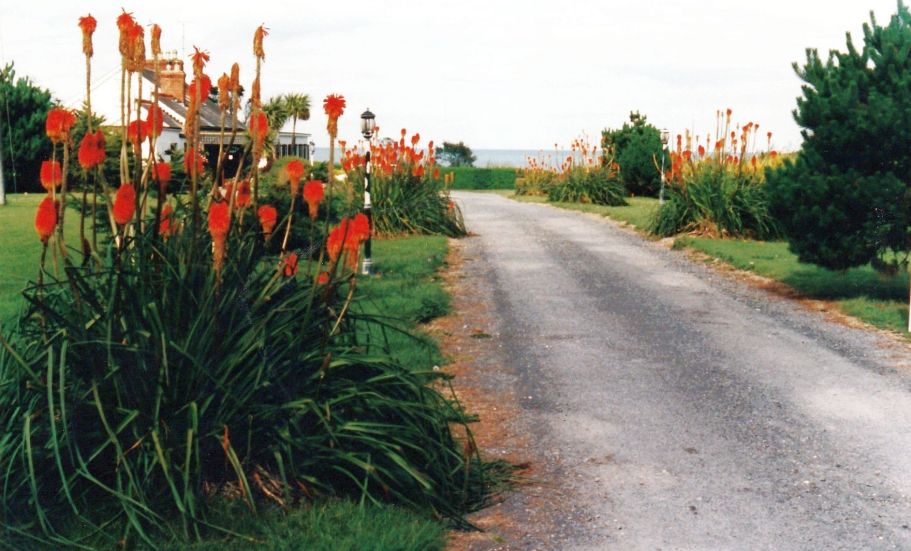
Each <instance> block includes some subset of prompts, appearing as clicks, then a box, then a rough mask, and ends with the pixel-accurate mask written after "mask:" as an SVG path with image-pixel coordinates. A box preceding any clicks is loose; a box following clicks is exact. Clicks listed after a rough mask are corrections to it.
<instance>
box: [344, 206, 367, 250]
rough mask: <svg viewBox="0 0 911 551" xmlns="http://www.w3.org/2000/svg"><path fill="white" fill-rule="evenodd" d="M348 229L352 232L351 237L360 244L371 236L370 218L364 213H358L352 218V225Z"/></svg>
mask: <svg viewBox="0 0 911 551" xmlns="http://www.w3.org/2000/svg"><path fill="white" fill-rule="evenodd" d="M348 231H349V232H350V234H351V235H350V236H349V237H350V239H352V240H354V241H356V242H357V243H358V244H360V243H361V242H363V241H365V240H366V239H367V238H368V237H370V219H369V218H367V215H366V214H364V213H360V212H359V213H357V214H356V215H354V218H352V219H351V227H350V228H349V230H348Z"/></svg>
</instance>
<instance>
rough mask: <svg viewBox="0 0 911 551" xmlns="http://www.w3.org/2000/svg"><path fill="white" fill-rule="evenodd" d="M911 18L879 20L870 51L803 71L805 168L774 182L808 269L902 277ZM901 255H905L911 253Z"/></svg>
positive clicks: (867, 38) (905, 14)
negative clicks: (862, 269)
mask: <svg viewBox="0 0 911 551" xmlns="http://www.w3.org/2000/svg"><path fill="white" fill-rule="evenodd" d="M909 49H911V12H909V10H908V7H907V5H906V4H905V3H904V2H899V3H898V10H897V12H896V13H895V14H894V15H893V16H892V17H891V19H890V20H889V22H888V24H886V25H881V24H880V23H878V22H877V21H876V20H875V19H873V18H872V17H871V21H870V23H869V24H865V25H864V33H863V37H862V43H861V44H855V43H854V42H853V41H852V39H851V36H850V35H848V37H847V44H846V48H845V50H843V51H838V50H831V51H829V53H828V55H827V56H820V54H819V52H818V51H817V50H816V49H812V48H811V49H807V51H806V62H805V63H804V64H802V65H799V64H797V63H795V64H794V70H795V72H796V73H797V76H798V77H799V78H800V79H801V81H802V84H803V85H802V86H801V92H802V95H801V97H799V98H798V99H797V109H796V110H795V111H794V118H795V120H796V121H797V123H798V124H799V125H800V127H801V128H802V134H803V137H804V140H803V143H802V144H801V149H800V152H799V154H798V157H797V159H796V161H795V162H789V163H787V164H786V165H785V166H784V167H783V168H782V170H780V171H778V172H777V173H774V174H771V175H770V177H769V193H770V197H771V202H772V209H773V212H774V214H775V216H776V217H777V218H778V220H779V221H780V223H781V226H782V229H783V231H784V234H785V235H786V236H787V239H788V242H789V244H790V246H791V250H792V251H794V253H796V254H797V256H798V257H799V258H800V260H801V261H802V262H812V263H814V264H817V265H819V266H823V267H826V268H829V269H833V270H844V269H847V268H850V267H854V266H863V265H865V264H867V263H868V262H869V263H872V264H873V265H874V266H877V267H878V268H880V269H883V270H885V271H895V270H897V269H899V268H900V267H901V265H902V264H904V263H905V262H904V261H898V262H896V261H895V258H894V257H893V253H895V252H899V253H906V252H907V251H908V250H909V240H908V235H909V230H911V192H909V177H908V176H909V174H911V150H909V147H908V144H909V142H911V88H909V86H908V83H909V79H911V57H909V56H908V51H909ZM901 256H904V254H902V255H901Z"/></svg>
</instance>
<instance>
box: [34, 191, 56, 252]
mask: <svg viewBox="0 0 911 551" xmlns="http://www.w3.org/2000/svg"><path fill="white" fill-rule="evenodd" d="M55 227H57V205H55V204H54V200H53V199H51V198H50V197H45V198H44V199H42V200H41V203H39V204H38V211H37V212H36V213H35V231H36V232H38V237H39V238H40V239H41V242H42V243H47V240H48V239H49V238H50V237H51V235H53V233H54V228H55Z"/></svg>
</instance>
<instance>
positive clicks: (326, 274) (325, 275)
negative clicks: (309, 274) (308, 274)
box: [316, 272, 329, 285]
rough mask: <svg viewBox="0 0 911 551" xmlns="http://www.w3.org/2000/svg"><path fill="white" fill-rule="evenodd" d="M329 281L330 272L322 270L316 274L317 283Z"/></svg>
mask: <svg viewBox="0 0 911 551" xmlns="http://www.w3.org/2000/svg"><path fill="white" fill-rule="evenodd" d="M327 283H329V272H320V273H319V275H317V276H316V284H317V285H325V284H327Z"/></svg>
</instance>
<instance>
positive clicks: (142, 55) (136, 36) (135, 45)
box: [125, 24, 146, 73]
mask: <svg viewBox="0 0 911 551" xmlns="http://www.w3.org/2000/svg"><path fill="white" fill-rule="evenodd" d="M127 40H128V44H129V46H128V49H127V55H126V57H125V61H126V62H127V63H126V64H125V66H126V68H127V70H129V71H130V72H133V73H138V72H139V71H142V70H143V68H144V67H145V59H146V46H145V29H143V28H142V25H139V24H135V25H133V26H132V27H130V29H129V30H128V31H127Z"/></svg>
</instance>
